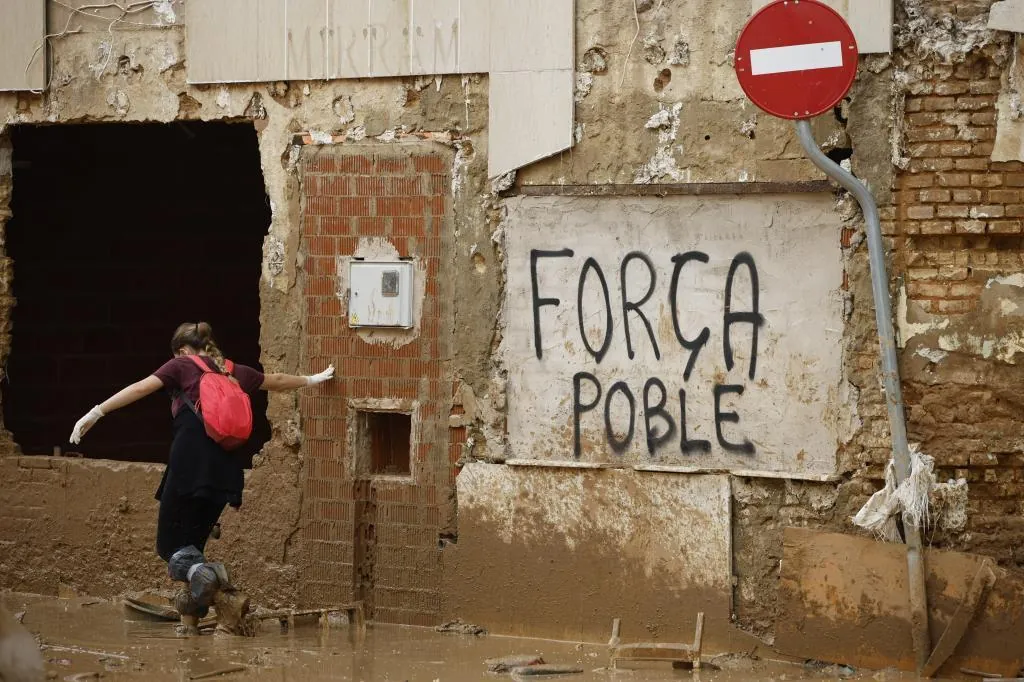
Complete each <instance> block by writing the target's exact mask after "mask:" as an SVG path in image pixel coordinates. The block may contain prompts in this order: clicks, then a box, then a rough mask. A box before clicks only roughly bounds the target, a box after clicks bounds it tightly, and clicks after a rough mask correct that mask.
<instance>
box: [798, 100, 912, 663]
mask: <svg viewBox="0 0 1024 682" xmlns="http://www.w3.org/2000/svg"><path fill="white" fill-rule="evenodd" d="M796 132H797V135H798V136H799V137H800V144H802V145H803V147H804V151H806V152H807V156H808V157H809V158H810V159H811V161H812V162H814V165H815V166H817V167H818V168H820V169H821V170H823V171H825V174H826V175H828V176H829V177H830V178H833V179H835V180H836V181H837V182H838V183H839V184H840V185H842V186H843V187H845V188H846V189H847V190H849V192H850V193H851V194H852V195H853V196H854V198H856V199H857V203H859V204H860V207H861V210H863V211H864V222H865V224H866V230H867V237H868V258H869V261H870V263H871V291H872V293H873V294H874V297H875V322H876V323H877V324H878V343H879V345H880V346H881V349H882V379H883V380H884V386H885V404H886V406H887V407H888V410H889V432H890V434H891V436H892V452H893V462H894V463H895V465H896V477H897V478H898V479H899V480H900V481H903V480H905V479H906V478H907V476H909V475H910V448H909V447H908V446H907V426H906V421H905V417H904V414H903V392H902V390H901V388H900V372H899V366H898V365H897V361H896V337H895V333H894V332H893V327H892V306H891V305H890V303H889V276H888V273H887V272H886V268H885V247H884V246H883V245H882V228H881V226H880V225H879V223H878V207H877V206H876V205H875V198H874V197H873V196H872V195H871V191H870V190H869V189H868V188H867V187H866V186H865V185H864V183H862V182H861V181H860V180H858V179H857V178H855V177H854V176H853V175H852V174H851V173H848V172H847V171H846V170H845V169H843V168H842V167H841V166H839V164H837V163H835V162H834V161H832V159H830V158H828V157H827V156H825V154H823V153H822V151H821V149H820V148H819V147H818V143H817V142H815V141H814V135H813V134H812V133H811V125H810V124H809V123H808V122H807V121H805V120H802V121H797V122H796ZM903 531H904V533H905V535H906V539H907V574H908V578H909V582H910V619H911V625H912V627H913V632H912V635H913V641H914V655H915V658H916V661H917V671H918V672H921V671H922V670H923V669H924V666H925V663H926V662H927V660H928V655H929V654H930V653H931V641H930V639H929V634H928V596H927V593H926V592H925V572H924V553H923V552H922V550H921V531H920V529H919V528H918V527H917V526H916V525H915V524H913V523H909V522H904V524H903Z"/></svg>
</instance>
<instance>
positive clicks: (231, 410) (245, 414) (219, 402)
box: [182, 355, 252, 450]
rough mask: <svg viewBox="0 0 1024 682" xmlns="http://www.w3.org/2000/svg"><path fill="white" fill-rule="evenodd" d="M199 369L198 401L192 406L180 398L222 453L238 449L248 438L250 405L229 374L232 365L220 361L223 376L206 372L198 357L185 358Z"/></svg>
mask: <svg viewBox="0 0 1024 682" xmlns="http://www.w3.org/2000/svg"><path fill="white" fill-rule="evenodd" d="M188 357H190V358H192V360H193V362H195V363H196V365H198V366H199V368H200V369H202V370H203V376H202V377H200V378H199V402H197V403H196V404H195V405H193V404H192V401H191V400H189V399H188V397H187V396H185V395H184V394H182V398H184V399H185V402H186V403H188V406H189V407H190V408H192V411H193V412H195V413H196V416H197V417H199V420H200V421H201V422H203V425H204V426H205V427H206V435H208V436H209V437H210V438H212V439H213V440H214V441H215V442H217V443H218V444H219V445H220V446H221V447H222V448H224V449H225V450H234V449H236V448H239V447H241V446H242V445H244V444H245V442H246V441H248V440H249V436H251V435H252V404H251V403H250V402H249V396H248V395H246V393H245V391H243V390H242V387H241V386H239V385H238V382H237V381H236V380H234V379H233V378H232V376H231V374H232V373H233V372H234V371H235V364H234V363H233V362H231V361H230V360H226V361H225V362H224V367H225V369H227V373H226V374H221V373H220V372H217V371H214V370H212V369H210V367H209V366H208V365H207V364H206V363H205V362H204V361H203V360H201V359H200V358H199V356H198V355H189V356H188Z"/></svg>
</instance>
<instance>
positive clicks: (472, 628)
mask: <svg viewBox="0 0 1024 682" xmlns="http://www.w3.org/2000/svg"><path fill="white" fill-rule="evenodd" d="M434 630H435V631H437V632H454V633H456V634H459V635H486V634H487V628H482V627H480V626H479V625H473V624H472V623H463V622H462V619H460V618H456V619H455V620H451V621H448V622H447V623H444V624H442V625H438V626H437V627H436V628H434Z"/></svg>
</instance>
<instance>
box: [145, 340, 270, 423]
mask: <svg viewBox="0 0 1024 682" xmlns="http://www.w3.org/2000/svg"><path fill="white" fill-rule="evenodd" d="M199 357H200V358H201V359H202V360H203V361H205V362H206V364H207V365H209V367H210V369H212V370H214V371H217V364H216V363H215V362H214V361H213V358H211V357H208V356H204V355H200V356H199ZM153 376H155V377H156V378H157V379H159V380H160V381H161V382H162V383H163V385H164V388H166V389H167V390H168V391H169V392H171V393H172V394H173V393H174V392H175V391H182V392H184V393H185V395H187V396H188V398H189V400H191V401H192V404H193V405H194V404H196V403H197V402H199V379H200V378H201V377H202V376H203V371H202V370H201V369H199V367H198V366H197V365H196V363H195V360H193V359H192V358H190V357H188V356H186V355H180V356H178V357H176V358H173V359H171V360H168V361H167V362H165V363H164V364H163V366H162V367H160V369H158V370H157V371H155V372H153ZM232 376H233V377H235V379H237V380H238V385H239V386H240V387H241V388H242V390H243V391H245V392H246V393H255V392H256V391H258V390H260V386H262V385H263V380H264V376H263V372H261V371H259V370H258V369H253V368H252V367H249V366H248V365H235V371H234V372H232ZM183 407H185V401H184V400H182V399H181V397H180V396H175V397H174V400H173V401H172V402H171V415H172V416H175V417H176V416H178V412H180V411H181V409H182V408H183Z"/></svg>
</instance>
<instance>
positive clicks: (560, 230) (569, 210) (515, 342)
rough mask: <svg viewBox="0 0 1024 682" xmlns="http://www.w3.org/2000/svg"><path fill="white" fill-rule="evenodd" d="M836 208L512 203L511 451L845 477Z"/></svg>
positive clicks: (807, 201)
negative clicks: (840, 463) (840, 471)
mask: <svg viewBox="0 0 1024 682" xmlns="http://www.w3.org/2000/svg"><path fill="white" fill-rule="evenodd" d="M832 203H833V202H832V198H831V196H829V195H828V194H822V195H820V196H817V195H815V196H770V197H762V196H748V197H699V196H697V197H695V196H675V197H663V198H662V197H631V198H581V197H574V198H566V197H520V198H517V199H514V200H511V201H509V202H508V215H507V218H506V220H505V223H504V227H505V240H506V264H507V265H506V277H507V283H508V284H507V287H506V298H505V310H506V325H505V333H504V345H503V349H502V359H503V364H504V366H505V368H506V369H507V371H508V436H509V446H510V451H509V456H510V457H511V458H513V459H520V458H522V459H536V460H547V461H555V462H558V461H568V462H574V461H580V462H599V463H610V464H626V465H635V466H649V465H669V466H680V467H694V468H703V469H711V470H721V469H728V470H732V471H741V470H742V471H751V470H755V471H766V472H780V473H786V474H790V475H798V476H801V477H803V476H807V477H812V476H816V475H830V474H834V473H835V467H836V448H837V444H838V443H841V442H844V441H846V440H848V439H849V437H850V434H851V427H850V423H851V420H852V419H853V418H854V417H853V415H852V413H851V409H850V407H849V404H848V401H847V398H846V396H845V394H844V391H845V390H846V385H847V384H846V382H845V380H844V378H843V368H842V353H841V352H840V349H841V346H842V330H843V296H842V291H841V287H842V282H843V264H842V258H841V255H842V254H841V252H840V248H839V245H838V243H837V242H836V238H835V235H836V234H837V230H839V229H840V227H841V225H840V219H839V218H838V217H837V216H836V214H835V211H834V210H833V206H832ZM540 252H543V253H542V255H540V256H538V255H537V254H538V253H540ZM683 254H700V255H699V256H697V257H694V258H685V259H684V256H683ZM674 258H675V259H676V260H673V259H674ZM588 259H593V261H589V260H588ZM588 262H591V263H592V265H591V266H588V265H587V263H588ZM678 263H682V265H681V266H678V267H680V269H679V271H678V272H677V271H676V267H677V264H678ZM623 264H625V265H623ZM730 272H732V273H733V274H732V277H730V274H729V273H730ZM534 273H536V274H535V275H534ZM752 273H756V287H755V284H754V276H752ZM584 275H585V276H584ZM602 275H603V281H604V286H602ZM581 280H582V282H583V286H582V297H581V295H580V290H581V286H580V282H581ZM673 280H676V281H675V284H676V286H675V288H674V289H673ZM534 281H536V286H535V285H534ZM730 282H731V284H730ZM605 291H606V292H607V293H605ZM648 291H650V295H649V296H648V293H647V292H648ZM754 291H756V292H757V303H756V305H755V304H754V296H753V292H754ZM727 292H728V293H727ZM555 299H557V301H558V303H557V304H555V303H553V301H554V300H555ZM538 301H540V302H545V301H546V302H547V303H546V304H543V305H540V304H538ZM629 302H631V303H634V304H636V306H635V307H634V306H631V305H629ZM673 309H674V310H675V311H676V315H677V316H678V317H674V315H673ZM727 310H728V311H730V315H733V316H734V315H735V314H738V313H748V314H749V315H747V316H746V317H729V316H727V313H726V311H727ZM753 314H758V315H760V316H761V317H760V318H752V315H753ZM741 320H743V321H741ZM755 322H759V324H757V326H756V327H755ZM755 328H756V330H757V333H756V343H755V341H754V339H755V335H754V330H755ZM726 329H728V335H726V333H725V332H726ZM704 330H707V331H706V332H705V331H704ZM680 335H681V336H682V338H683V339H684V340H685V341H686V342H687V343H684V342H683V341H680V339H679V336H680ZM702 337H703V338H704V341H703V343H697V342H696V340H697V339H700V338H702ZM687 344H689V345H687ZM694 348H696V349H697V351H696V354H694V350H693V349H694ZM727 348H728V349H729V350H728V352H727V350H726V349H727ZM730 358H731V360H732V364H731V365H730V362H729V359H730ZM691 360H692V367H691V369H690V371H689V372H687V367H688V365H689V364H690V363H691ZM583 373H585V375H589V376H585V375H584V374H583ZM652 381H654V382H660V383H651V382H652ZM681 391H685V398H684V397H683V396H682V394H681V393H680V392H681ZM645 396H646V398H645ZM716 396H717V398H716ZM630 398H631V399H630ZM645 403H646V405H648V406H649V407H650V406H654V407H657V406H659V405H660V406H661V407H663V408H664V412H657V411H656V410H655V411H649V410H645ZM574 405H577V406H579V408H578V409H574ZM630 408H632V409H630ZM648 413H649V414H651V415H652V416H651V429H652V430H651V434H652V436H653V437H654V439H655V443H654V447H653V448H652V447H651V446H650V445H649V441H648V438H647V433H648V431H647V423H646V419H645V414H648ZM576 415H578V419H577V416H576ZM666 415H667V418H668V419H671V421H667V419H666V418H665V416H666ZM577 424H578V430H577ZM631 424H632V426H630V425H631ZM684 426H685V431H684ZM684 440H685V442H686V445H685V446H684ZM696 441H703V444H701V445H698V444H697V443H696ZM651 449H653V454H652V452H651ZM577 452H578V454H579V456H578V458H577Z"/></svg>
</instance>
